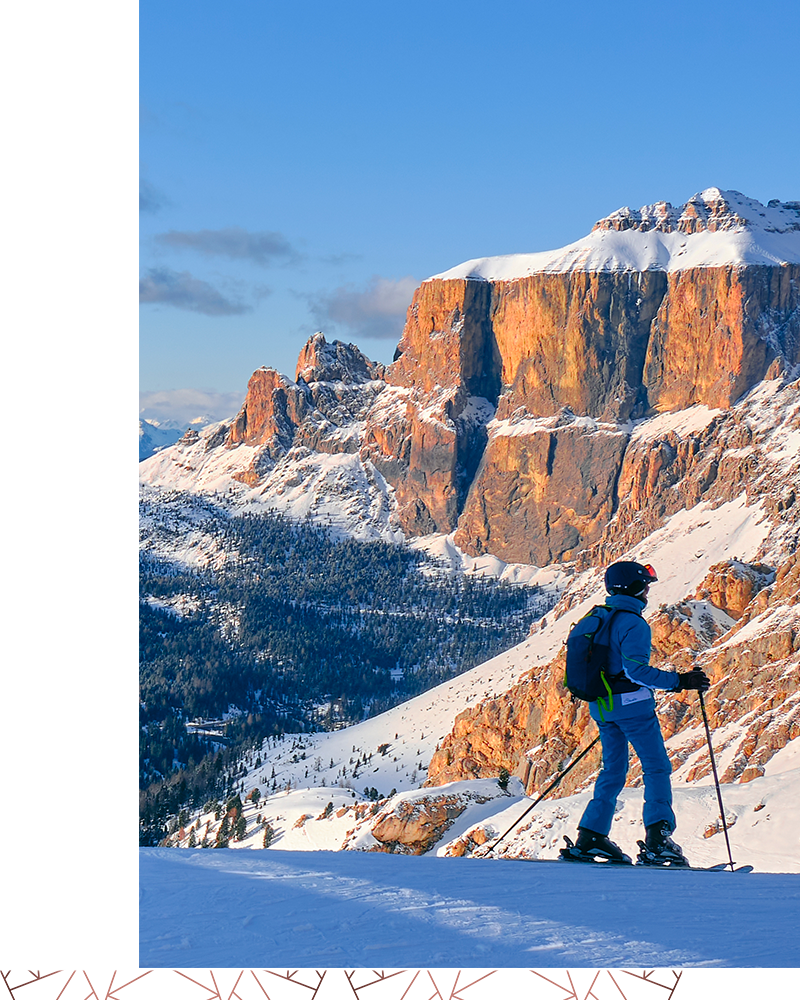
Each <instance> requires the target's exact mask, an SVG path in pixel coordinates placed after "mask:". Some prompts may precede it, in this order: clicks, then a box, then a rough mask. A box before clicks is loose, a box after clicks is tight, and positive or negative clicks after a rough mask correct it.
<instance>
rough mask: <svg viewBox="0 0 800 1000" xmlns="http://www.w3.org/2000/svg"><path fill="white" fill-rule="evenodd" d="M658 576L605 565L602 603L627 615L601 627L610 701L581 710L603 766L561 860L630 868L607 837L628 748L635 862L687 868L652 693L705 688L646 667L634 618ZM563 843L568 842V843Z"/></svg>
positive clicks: (644, 642)
mask: <svg viewBox="0 0 800 1000" xmlns="http://www.w3.org/2000/svg"><path fill="white" fill-rule="evenodd" d="M657 579H658V577H657V576H656V572H655V570H654V569H653V567H652V566H649V565H648V566H643V565H641V564H640V563H636V562H617V563H613V564H612V565H611V566H609V567H608V569H607V570H606V574H605V585H606V590H607V591H608V594H609V596H608V597H607V599H606V605H607V606H608V607H610V608H612V609H619V610H620V611H624V612H629V613H628V614H615V615H614V617H613V619H612V620H611V622H610V624H609V626H608V635H607V636H606V642H607V643H608V644H609V646H610V653H609V675H610V676H611V677H612V678H614V676H615V675H620V676H618V678H617V679H615V680H614V681H613V682H612V684H611V691H612V694H613V703H612V705H611V707H605V706H603V707H602V709H601V708H600V707H598V705H597V703H596V702H590V704H589V712H590V714H591V716H592V718H593V719H594V720H595V722H596V723H597V725H598V728H599V729H600V745H601V746H602V748H603V768H602V770H601V771H600V774H599V775H598V777H597V781H596V782H595V786H594V796H593V798H592V800H591V801H590V802H589V804H588V805H587V807H586V809H585V810H584V813H583V816H582V817H581V820H580V823H579V824H578V839H577V842H576V843H575V845H574V846H570V847H567V848H565V849H564V850H562V852H561V853H562V857H565V858H566V859H567V860H575V861H594V860H595V859H596V858H604V859H606V860H608V861H611V862H616V863H617V864H631V863H632V862H631V859H630V857H629V856H628V855H627V854H625V853H624V852H623V851H621V850H620V848H619V847H618V846H617V845H616V844H615V843H614V842H613V841H611V840H609V839H608V833H609V831H610V830H611V821H612V819H613V817H614V808H615V806H616V802H617V796H618V795H619V793H620V792H621V791H622V788H623V786H624V784H625V778H626V776H627V773H628V744H629V743H630V745H631V746H632V747H633V748H634V750H635V751H636V753H637V755H638V757H639V760H640V761H641V764H642V772H643V776H644V809H643V814H642V819H643V821H644V826H645V848H646V851H643V852H642V855H640V860H642V861H643V862H644V863H650V864H659V865H663V864H670V865H676V866H688V861H687V860H686V858H685V857H684V854H683V851H682V850H681V848H680V847H679V846H678V845H677V844H676V843H674V841H673V840H672V839H671V836H670V835H671V834H672V832H673V831H674V830H675V826H676V821H675V813H674V812H673V811H672V785H671V781H670V776H671V774H672V767H671V765H670V762H669V758H668V756H667V751H666V749H665V747H664V738H663V736H662V735H661V728H660V726H659V724H658V719H657V718H656V712H655V699H654V696H653V689H654V688H660V689H662V690H667V691H688V690H699V691H705V690H707V689H708V687H709V685H710V682H709V679H708V677H706V675H705V674H704V673H703V671H702V670H700V669H698V668H694V669H693V670H690V671H688V672H687V673H683V674H677V673H674V672H673V671H666V670H658V669H656V668H655V667H651V666H650V639H651V633H650V626H649V625H648V624H647V622H646V621H645V620H644V618H643V617H642V612H643V611H644V609H645V607H646V605H647V595H648V592H649V590H650V585H651V584H652V583H655V582H656V581H657ZM569 843H570V842H569V841H568V844H569Z"/></svg>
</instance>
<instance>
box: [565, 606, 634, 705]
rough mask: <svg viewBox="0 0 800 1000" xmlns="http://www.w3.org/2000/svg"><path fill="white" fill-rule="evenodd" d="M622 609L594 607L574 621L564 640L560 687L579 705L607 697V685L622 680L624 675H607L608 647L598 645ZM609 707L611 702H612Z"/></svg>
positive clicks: (609, 685) (609, 688)
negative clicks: (563, 669)
mask: <svg viewBox="0 0 800 1000" xmlns="http://www.w3.org/2000/svg"><path fill="white" fill-rule="evenodd" d="M621 610H623V609H622V608H610V607H609V606H608V605H607V604H596V605H595V606H594V607H593V608H592V610H591V611H590V612H589V613H588V614H587V615H584V616H583V618H581V619H580V620H579V621H577V622H576V623H575V624H574V625H573V626H572V628H571V629H570V631H569V635H568V636H567V641H566V644H565V645H566V647H567V666H566V670H565V673H564V687H565V688H566V689H567V690H568V691H569V692H570V694H573V695H574V696H575V697H576V698H580V699H581V701H598V700H600V701H601V703H602V699H603V696H609V697H610V696H611V684H612V683H613V682H614V681H615V680H617V679H619V678H620V677H624V676H625V673H624V671H619V672H618V673H616V674H613V675H612V674H609V673H608V660H609V655H610V652H611V647H610V646H609V645H608V644H607V643H602V642H598V641H597V640H598V637H599V636H600V633H601V632H603V631H604V630H605V632H606V636H607V635H608V629H607V626H609V625H610V622H611V619H612V618H613V617H614V615H615V614H616V613H617V612H618V611H621ZM612 704H613V701H612Z"/></svg>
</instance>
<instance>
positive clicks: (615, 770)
mask: <svg viewBox="0 0 800 1000" xmlns="http://www.w3.org/2000/svg"><path fill="white" fill-rule="evenodd" d="M597 725H598V727H599V729H600V745H601V746H602V748H603V769H602V770H601V771H600V774H599V775H598V776H597V781H596V782H595V785H594V797H593V798H592V800H591V802H590V803H589V804H588V805H587V807H586V809H585V810H584V813H583V816H582V817H581V821H580V823H579V824H578V825H579V826H582V827H585V828H586V829H587V830H593V831H594V832H595V833H602V834H606V835H607V834H608V833H609V831H610V830H611V821H612V820H613V818H614V807H615V806H616V804H617V796H618V795H619V793H620V792H621V791H622V788H623V786H624V785H625V778H626V777H627V774H628V744H629V743H630V745H631V746H632V747H633V749H634V750H635V751H636V754H637V756H638V757H639V760H640V761H641V764H642V772H643V776H644V808H643V810H642V819H643V821H644V825H645V827H648V826H650V824H651V823H659V822H660V821H661V820H667V822H668V823H669V825H670V830H674V829H675V826H676V821H675V813H674V812H673V811H672V783H671V780H670V777H671V775H672V765H671V764H670V762H669V757H668V756H667V751H666V749H665V747H664V737H663V736H662V735H661V727H660V726H659V724H658V719H657V718H656V714H655V712H647V713H644V714H642V715H635V716H632V717H631V718H628V719H619V720H618V721H616V722H609V721H605V722H598V723H597Z"/></svg>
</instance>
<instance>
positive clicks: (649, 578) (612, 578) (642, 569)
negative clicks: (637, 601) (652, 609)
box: [606, 562, 658, 597]
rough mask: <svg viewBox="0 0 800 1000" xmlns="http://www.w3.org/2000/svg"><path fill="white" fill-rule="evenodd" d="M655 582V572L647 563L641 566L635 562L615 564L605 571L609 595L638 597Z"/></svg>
mask: <svg viewBox="0 0 800 1000" xmlns="http://www.w3.org/2000/svg"><path fill="white" fill-rule="evenodd" d="M656 580H658V577H657V576H656V571H655V570H654V569H653V567H652V566H651V565H650V564H649V563H648V564H647V565H645V566H643V565H642V564H641V563H637V562H617V563H612V564H611V566H609V567H608V569H607V570H606V590H607V591H608V592H609V594H626V595H627V596H628V597H639V596H640V595H641V594H643V593H644V590H645V587H649V586H650V584H651V583H655V582H656Z"/></svg>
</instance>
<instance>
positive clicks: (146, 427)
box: [139, 418, 182, 462]
mask: <svg viewBox="0 0 800 1000" xmlns="http://www.w3.org/2000/svg"><path fill="white" fill-rule="evenodd" d="M181 434H182V431H180V430H177V429H175V428H171V427H159V426H158V425H157V424H152V423H150V421H149V420H142V419H141V418H140V419H139V461H140V462H143V461H144V460H145V459H146V458H150V456H151V455H155V453H156V452H157V451H161V450H162V448H168V447H169V446H170V445H172V444H175V442H176V441H177V440H178V438H180V436H181Z"/></svg>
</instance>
